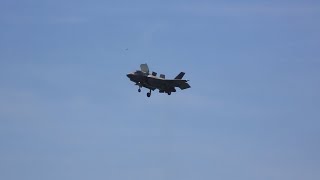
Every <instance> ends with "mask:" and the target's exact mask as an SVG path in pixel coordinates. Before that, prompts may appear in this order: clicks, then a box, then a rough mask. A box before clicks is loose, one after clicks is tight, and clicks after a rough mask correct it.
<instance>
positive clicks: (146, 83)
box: [127, 64, 190, 97]
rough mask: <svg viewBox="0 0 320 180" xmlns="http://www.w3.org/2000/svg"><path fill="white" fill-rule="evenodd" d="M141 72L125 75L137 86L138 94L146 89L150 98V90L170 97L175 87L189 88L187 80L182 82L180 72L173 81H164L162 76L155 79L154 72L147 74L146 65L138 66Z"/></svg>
mask: <svg viewBox="0 0 320 180" xmlns="http://www.w3.org/2000/svg"><path fill="white" fill-rule="evenodd" d="M140 69H141V70H137V71H135V72H132V73H129V74H127V76H128V78H129V79H130V80H131V81H133V82H135V83H136V84H135V85H137V86H139V89H138V92H141V88H142V87H144V88H147V89H149V90H150V91H149V92H148V93H147V96H148V97H150V96H151V90H152V91H154V90H156V89H159V93H167V94H168V95H171V93H172V92H176V87H179V88H180V89H181V90H184V89H188V88H190V85H189V84H188V83H187V82H188V81H189V80H183V79H182V78H183V76H184V75H185V73H184V72H181V73H180V74H178V76H176V77H175V78H174V79H165V75H164V74H160V77H157V73H156V72H152V73H150V72H149V68H148V65H147V64H141V65H140Z"/></svg>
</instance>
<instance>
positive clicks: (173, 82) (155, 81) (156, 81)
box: [149, 78, 191, 90]
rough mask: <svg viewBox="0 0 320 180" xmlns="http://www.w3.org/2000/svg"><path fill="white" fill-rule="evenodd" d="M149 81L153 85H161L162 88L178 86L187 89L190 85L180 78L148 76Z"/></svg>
mask: <svg viewBox="0 0 320 180" xmlns="http://www.w3.org/2000/svg"><path fill="white" fill-rule="evenodd" d="M149 81H150V82H151V83H152V85H153V86H155V87H162V88H170V87H179V88H180V89H181V90H184V89H188V88H190V87H191V86H190V85H189V84H188V83H187V80H181V79H160V78H149Z"/></svg>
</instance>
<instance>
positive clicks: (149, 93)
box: [147, 89, 151, 97]
mask: <svg viewBox="0 0 320 180" xmlns="http://www.w3.org/2000/svg"><path fill="white" fill-rule="evenodd" d="M147 96H148V97H150V96H151V89H150V92H148V93H147Z"/></svg>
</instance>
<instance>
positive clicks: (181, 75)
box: [174, 72, 186, 79]
mask: <svg viewBox="0 0 320 180" xmlns="http://www.w3.org/2000/svg"><path fill="white" fill-rule="evenodd" d="M185 74H186V73H184V72H181V73H180V74H178V76H177V77H175V78H174V79H182V78H183V76H184V75H185Z"/></svg>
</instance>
